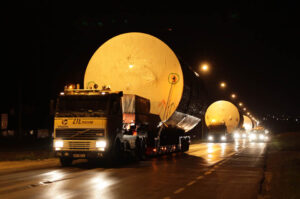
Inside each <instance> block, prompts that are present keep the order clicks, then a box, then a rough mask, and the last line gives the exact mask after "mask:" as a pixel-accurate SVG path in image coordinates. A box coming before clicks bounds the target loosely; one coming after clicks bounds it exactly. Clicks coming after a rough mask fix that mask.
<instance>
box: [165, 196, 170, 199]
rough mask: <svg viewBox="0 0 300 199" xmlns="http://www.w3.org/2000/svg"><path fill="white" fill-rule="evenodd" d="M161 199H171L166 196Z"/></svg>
mask: <svg viewBox="0 0 300 199" xmlns="http://www.w3.org/2000/svg"><path fill="white" fill-rule="evenodd" d="M163 199H171V197H170V196H167V197H164V198H163Z"/></svg>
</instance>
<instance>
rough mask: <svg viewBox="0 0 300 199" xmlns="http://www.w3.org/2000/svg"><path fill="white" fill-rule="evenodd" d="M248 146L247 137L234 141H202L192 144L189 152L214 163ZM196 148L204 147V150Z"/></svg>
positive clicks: (209, 162)
mask: <svg viewBox="0 0 300 199" xmlns="http://www.w3.org/2000/svg"><path fill="white" fill-rule="evenodd" d="M247 146H248V142H247V140H245V139H241V140H236V141H234V142H232V143H231V142H229V143H201V144H194V145H191V147H190V151H188V152H187V154H189V155H193V156H197V157H202V158H204V159H205V160H206V161H207V163H208V164H214V163H216V162H218V161H220V160H222V159H224V158H226V157H228V156H230V155H232V154H233V153H236V152H239V151H241V150H243V149H245V148H246V147H247ZM196 148H203V150H196Z"/></svg>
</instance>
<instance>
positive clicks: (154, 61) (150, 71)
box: [84, 32, 206, 132]
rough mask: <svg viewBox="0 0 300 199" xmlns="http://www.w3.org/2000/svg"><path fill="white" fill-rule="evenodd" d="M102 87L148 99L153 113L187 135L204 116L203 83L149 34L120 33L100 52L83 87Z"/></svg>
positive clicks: (204, 94) (92, 63)
mask: <svg viewBox="0 0 300 199" xmlns="http://www.w3.org/2000/svg"><path fill="white" fill-rule="evenodd" d="M102 86H110V89H111V90H112V91H123V93H124V94H135V95H139V96H141V97H144V98H147V99H149V100H150V103H151V107H150V113H152V114H157V115H159V116H160V118H161V120H162V121H165V123H166V124H167V125H171V126H176V127H178V128H181V129H184V130H185V131H186V132H187V131H189V130H191V129H193V128H194V127H195V126H196V125H197V124H198V123H199V121H200V120H201V117H202V116H203V114H204V109H205V99H206V92H203V91H205V89H204V84H203V82H202V81H201V80H200V79H199V78H197V77H196V75H195V74H194V72H193V71H192V70H190V68H189V67H187V66H186V65H183V66H181V64H180V61H179V60H178V58H177V56H176V55H175V53H174V52H173V51H172V50H171V48H170V47H169V46H167V45H166V44H165V43H164V42H163V41H161V40H160V39H158V38H156V37H154V36H152V35H149V34H145V33H139V32H131V33H124V34H120V35H117V36H115V37H113V38H111V39H109V40H108V41H106V42H105V43H104V44H103V45H101V46H100V47H99V48H98V49H97V51H96V52H95V53H94V55H93V56H92V58H91V59H90V61H89V63H88V66H87V68H86V71H85V76H84V88H87V89H90V88H95V87H97V88H101V87H102Z"/></svg>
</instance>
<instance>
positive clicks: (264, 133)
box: [249, 126, 269, 142]
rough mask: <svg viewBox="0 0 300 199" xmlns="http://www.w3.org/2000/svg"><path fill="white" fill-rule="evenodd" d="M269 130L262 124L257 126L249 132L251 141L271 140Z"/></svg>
mask: <svg viewBox="0 0 300 199" xmlns="http://www.w3.org/2000/svg"><path fill="white" fill-rule="evenodd" d="M268 134H269V131H268V130H267V129H265V128H264V127H262V126H257V127H255V128H253V129H252V130H251V132H250V133H249V141H251V142H267V141H269V135H268Z"/></svg>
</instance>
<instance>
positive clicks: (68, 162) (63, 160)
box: [60, 158, 73, 167]
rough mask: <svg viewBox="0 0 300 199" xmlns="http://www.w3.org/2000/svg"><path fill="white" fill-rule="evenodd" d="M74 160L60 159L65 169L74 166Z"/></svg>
mask: <svg viewBox="0 0 300 199" xmlns="http://www.w3.org/2000/svg"><path fill="white" fill-rule="evenodd" d="M72 162H73V159H72V158H60V164H61V166H63V167H66V166H70V165H72Z"/></svg>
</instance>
